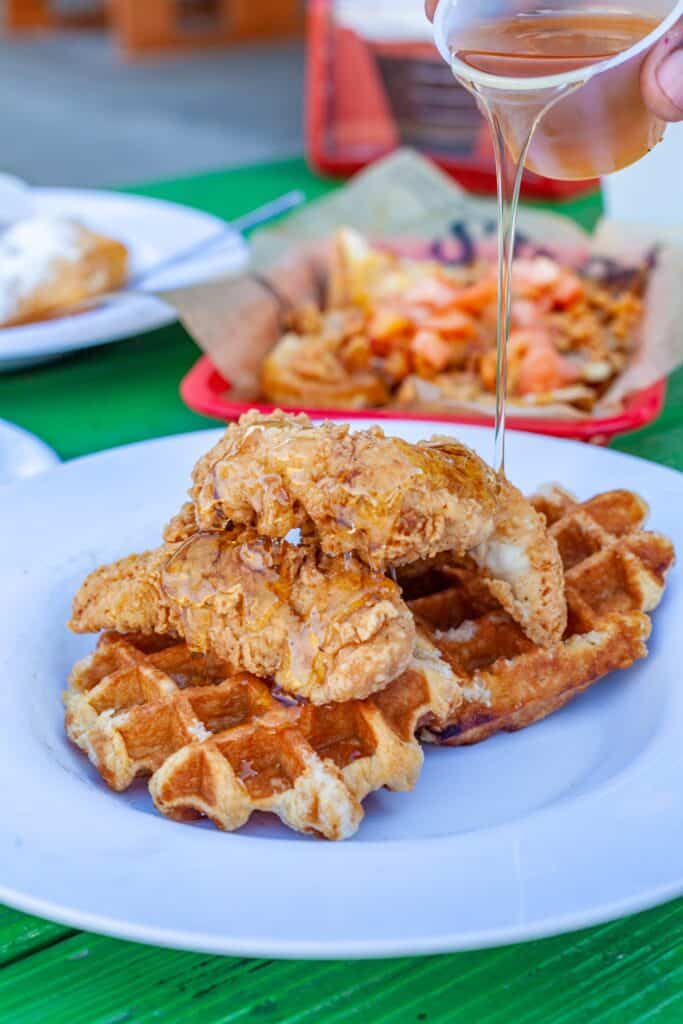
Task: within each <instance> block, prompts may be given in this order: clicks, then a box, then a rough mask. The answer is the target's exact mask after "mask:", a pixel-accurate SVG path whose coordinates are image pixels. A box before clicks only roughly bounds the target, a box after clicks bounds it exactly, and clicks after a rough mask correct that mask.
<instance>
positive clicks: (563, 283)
mask: <svg viewBox="0 0 683 1024" xmlns="http://www.w3.org/2000/svg"><path fill="white" fill-rule="evenodd" d="M583 295H584V288H583V284H582V282H581V280H580V279H579V278H578V277H577V276H576V274H572V273H571V272H570V271H568V270H564V271H562V274H561V276H560V280H559V281H558V282H557V284H556V285H555V287H554V288H553V302H554V304H555V305H556V306H559V307H560V308H561V309H567V308H568V307H569V306H573V305H574V303H575V302H578V301H579V299H582V298H583Z"/></svg>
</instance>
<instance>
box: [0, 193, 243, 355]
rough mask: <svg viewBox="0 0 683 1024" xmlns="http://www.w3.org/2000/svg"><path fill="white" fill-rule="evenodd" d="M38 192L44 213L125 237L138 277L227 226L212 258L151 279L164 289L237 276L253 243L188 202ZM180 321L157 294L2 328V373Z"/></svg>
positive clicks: (125, 296) (37, 206) (37, 208)
mask: <svg viewBox="0 0 683 1024" xmlns="http://www.w3.org/2000/svg"><path fill="white" fill-rule="evenodd" d="M31 197H32V201H33V202H32V205H33V210H34V212H36V213H48V214H54V213H58V214H66V215H67V216H73V217H76V218H78V219H79V220H81V221H83V223H84V224H85V225H86V226H87V227H89V228H92V229H93V230H96V231H100V232H102V233H103V234H107V235H111V236H112V238H118V239H119V240H120V241H122V242H124V243H125V244H126V245H127V246H128V249H129V252H130V260H131V273H132V274H134V275H136V274H138V273H140V272H141V271H146V270H148V269H151V268H152V267H154V266H155V265H156V264H157V263H159V262H160V261H161V260H164V259H166V258H167V257H169V256H172V255H174V254H175V253H177V252H179V251H180V250H183V249H186V248H188V247H189V246H192V245H194V244H196V243H199V242H201V241H202V240H203V239H204V238H209V237H210V236H212V235H214V234H216V233H217V232H219V231H227V234H226V238H225V241H224V242H221V244H220V246H218V247H217V248H216V250H215V251H213V250H212V252H211V255H210V256H209V255H207V256H205V257H202V258H201V259H199V258H198V259H195V260H192V261H188V262H187V263H185V264H183V265H182V266H179V267H177V268H174V270H173V271H170V270H169V271H168V272H166V273H164V274H160V275H157V276H155V277H154V278H153V279H152V280H151V281H150V283H149V284H150V286H152V287H153V288H154V290H157V291H164V290H168V289H171V288H178V287H182V286H183V285H186V284H191V283H193V282H194V281H197V280H203V279H210V278H212V277H217V276H220V275H223V274H229V273H234V272H236V271H238V270H240V269H241V268H242V267H243V266H244V264H245V261H246V257H247V246H246V243H245V242H244V239H243V238H242V236H241V235H240V234H238V232H236V231H231V230H230V229H229V227H228V225H227V224H226V222H225V221H223V220H220V218H218V217H212V216H210V215H209V214H208V213H202V212H201V211H199V210H193V209H191V208H190V207H188V206H180V205H178V204H177V203H167V202H163V201H162V200H160V199H148V198H145V197H143V196H135V195H126V194H123V193H121V194H119V193H116V192H96V191H89V190H78V189H43V188H38V189H33V190H32V192H31ZM150 290H151V287H150ZM174 320H175V313H174V312H173V311H172V310H171V308H170V307H169V306H167V305H166V304H165V303H163V302H161V301H160V300H159V299H157V298H155V297H154V296H153V295H145V294H142V293H140V292H138V293H135V292H130V293H122V294H121V295H119V296H114V297H112V298H111V299H110V300H107V301H106V302H105V303H104V304H103V305H102V306H99V307H97V308H95V309H92V310H88V311H87V312H83V313H79V314H77V315H75V316H63V317H59V318H58V319H55V320H45V321H43V322H41V323H35V324H26V325H25V326H22V327H6V328H3V329H0V372H2V371H5V370H15V369H18V368H19V367H21V366H29V365H31V364H33V363H39V362H44V361H45V360H47V359H54V358H55V357H57V356H60V355H63V354H64V353H65V352H70V351H72V350H74V349H79V348H88V347H90V346H91V345H101V344H103V343H104V342H109V341H117V340H118V339H120V338H125V337H128V336H130V335H133V334H141V333H142V332H143V331H149V330H152V329H153V328H155V327H163V326H164V324H168V323H172V322H173V321H174Z"/></svg>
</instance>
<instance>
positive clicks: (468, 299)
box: [452, 275, 498, 313]
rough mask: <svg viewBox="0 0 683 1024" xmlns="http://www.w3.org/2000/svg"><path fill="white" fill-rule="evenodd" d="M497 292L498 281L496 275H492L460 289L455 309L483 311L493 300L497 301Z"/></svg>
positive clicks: (471, 311)
mask: <svg viewBox="0 0 683 1024" xmlns="http://www.w3.org/2000/svg"><path fill="white" fill-rule="evenodd" d="M497 294H498V283H497V281H496V278H495V276H493V275H491V276H490V277H484V278H482V280H481V281H477V283H476V284H471V285H469V286H468V287H467V288H460V289H458V291H457V292H456V293H455V297H454V299H453V303H452V305H453V308H454V309H460V310H462V311H463V312H465V313H481V312H482V311H483V310H484V309H486V307H487V306H489V305H490V304H491V303H492V302H495V300H496V295H497Z"/></svg>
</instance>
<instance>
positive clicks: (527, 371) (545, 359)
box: [517, 345, 579, 395]
mask: <svg viewBox="0 0 683 1024" xmlns="http://www.w3.org/2000/svg"><path fill="white" fill-rule="evenodd" d="M578 379H579V373H578V371H577V370H576V367H574V366H572V364H571V363H570V362H569V361H568V360H566V359H564V358H563V357H562V356H561V355H560V354H559V352H557V351H556V350H555V349H554V348H553V347H552V345H536V346H533V347H531V348H529V349H528V350H527V351H526V353H525V354H524V355H523V356H522V360H521V363H520V365H519V369H518V374H517V391H518V392H519V394H522V395H527V394H542V393H543V392H546V391H553V390H554V389H555V388H561V387H564V386H565V385H567V384H572V383H574V382H575V381H576V380H578Z"/></svg>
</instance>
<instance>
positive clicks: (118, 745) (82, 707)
mask: <svg viewBox="0 0 683 1024" xmlns="http://www.w3.org/2000/svg"><path fill="white" fill-rule="evenodd" d="M69 683H70V685H69V690H68V691H67V693H66V695H65V703H66V729H67V733H68V735H69V737H70V739H71V740H73V742H74V743H76V744H77V745H78V746H79V747H80V748H81V749H82V750H84V751H85V752H86V753H87V754H88V756H89V758H90V760H91V761H92V763H93V764H94V765H95V767H96V768H97V770H98V771H99V772H100V774H101V775H102V778H103V779H104V780H105V782H106V783H107V784H108V785H109V786H111V787H112V788H113V789H115V790H124V789H126V788H127V787H128V786H129V785H130V784H131V783H132V782H133V780H134V779H135V778H136V777H137V776H140V775H142V776H151V778H150V781H149V789H150V792H151V794H152V797H153V799H154V803H155V804H156V806H157V808H158V809H159V810H160V811H161V812H162V813H163V814H166V815H167V816H168V817H171V818H175V819H177V820H188V819H192V818H196V817H201V816H205V817H208V818H210V819H211V820H212V821H213V822H214V824H216V825H217V826H218V827H219V828H221V829H226V830H233V829H236V828H239V827H240V826H241V825H243V824H244V823H245V822H246V821H247V820H248V819H249V817H250V815H251V813H252V812H253V811H255V810H258V811H268V812H272V813H274V814H277V815H278V817H279V818H280V819H281V820H282V821H283V822H284V823H285V824H286V825H288V826H289V827H290V828H293V829H296V830H298V831H301V832H311V833H315V834H318V835H322V836H325V837H326V838H328V839H343V838H346V837H347V836H350V835H352V834H353V833H354V832H355V831H356V829H357V828H358V825H359V823H360V821H361V819H362V817H363V809H362V806H361V801H362V800H363V799H364V798H365V797H366V796H367V795H368V794H369V793H370V792H372V791H373V790H376V789H379V788H381V787H382V786H386V787H388V788H389V789H394V790H409V789H411V788H412V787H413V785H414V784H415V781H416V779H417V776H418V774H419V771H420V767H421V765H422V751H421V748H420V746H419V744H418V742H417V740H416V739H415V731H416V729H417V726H418V724H419V723H420V722H430V721H432V720H441V719H442V718H443V717H447V716H448V714H449V713H452V712H454V710H455V707H456V706H457V705H458V703H459V702H460V700H461V695H460V691H459V687H458V684H457V681H456V679H455V677H454V675H453V673H452V672H451V670H450V669H449V668H448V666H447V665H446V664H445V663H444V662H443V661H442V660H441V658H440V656H439V654H438V652H437V651H436V650H435V649H434V648H432V647H431V646H430V644H429V642H428V641H427V640H425V639H422V638H421V639H420V640H419V641H418V644H417V649H416V654H415V656H414V658H413V660H412V662H411V664H410V666H409V668H408V669H407V670H406V671H405V672H404V673H403V674H402V675H401V676H400V677H399V678H398V679H396V680H394V682H393V683H391V684H390V685H389V686H388V687H387V688H386V689H385V690H383V691H382V692H381V693H380V694H378V695H377V696H376V698H370V699H366V700H364V701H349V702H347V703H344V704H328V705H323V706H314V705H311V704H304V703H295V702H293V701H292V700H291V699H290V698H286V697H284V695H282V694H280V693H279V691H278V690H277V689H273V688H272V687H271V686H270V685H269V684H268V683H267V682H265V681H263V680H260V679H257V678H256V677H255V676H252V675H249V674H247V673H242V674H234V673H232V674H231V673H230V671H229V669H228V668H227V666H226V665H225V663H224V662H221V661H220V660H218V659H216V658H214V657H212V656H211V655H207V654H203V655H202V654H196V653H192V652H190V651H189V649H188V648H187V646H186V645H185V644H184V643H179V642H178V641H177V640H174V639H170V638H163V637H149V636H141V635H134V634H128V635H121V634H117V633H104V634H103V635H102V637H101V639H100V641H99V644H98V647H97V649H96V651H95V652H94V654H92V655H90V656H88V657H86V658H85V659H83V660H82V661H80V662H79V663H78V664H77V665H76V666H75V668H74V670H73V672H72V675H71V678H70V681H69Z"/></svg>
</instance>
